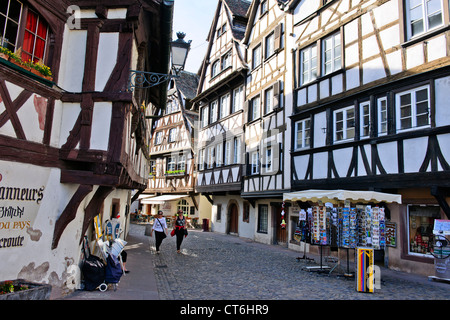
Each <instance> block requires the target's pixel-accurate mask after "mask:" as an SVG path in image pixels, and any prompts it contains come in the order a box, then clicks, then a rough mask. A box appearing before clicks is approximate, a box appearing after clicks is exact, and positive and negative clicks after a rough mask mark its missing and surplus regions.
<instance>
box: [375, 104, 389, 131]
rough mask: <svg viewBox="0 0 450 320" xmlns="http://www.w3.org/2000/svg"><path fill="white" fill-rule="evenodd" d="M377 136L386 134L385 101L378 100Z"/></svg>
mask: <svg viewBox="0 0 450 320" xmlns="http://www.w3.org/2000/svg"><path fill="white" fill-rule="evenodd" d="M377 112H378V135H379V136H382V135H385V134H387V99H386V97H383V98H380V99H378V111H377Z"/></svg>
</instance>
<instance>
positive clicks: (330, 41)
mask: <svg viewBox="0 0 450 320" xmlns="http://www.w3.org/2000/svg"><path fill="white" fill-rule="evenodd" d="M328 52H329V53H330V55H329V58H328V59H327V53H328ZM337 62H338V64H337ZM328 65H330V66H331V68H330V69H328V70H327V66H328ZM341 68H342V41H341V33H340V32H336V33H334V34H332V35H330V36H328V37H326V38H324V39H323V40H322V75H324V76H325V75H327V74H330V73H332V72H334V71H337V70H339V69H341Z"/></svg>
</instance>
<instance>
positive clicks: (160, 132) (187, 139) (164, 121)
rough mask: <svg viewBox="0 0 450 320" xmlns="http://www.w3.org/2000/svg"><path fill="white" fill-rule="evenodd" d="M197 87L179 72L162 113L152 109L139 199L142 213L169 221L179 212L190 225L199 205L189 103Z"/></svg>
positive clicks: (186, 74)
mask: <svg viewBox="0 0 450 320" xmlns="http://www.w3.org/2000/svg"><path fill="white" fill-rule="evenodd" d="M197 87H198V76H197V75H196V74H193V73H190V72H187V71H181V72H180V74H179V77H177V78H172V80H171V81H170V83H169V88H168V89H169V90H168V93H167V96H168V98H167V105H166V109H164V110H161V109H159V108H155V107H154V106H152V107H153V110H152V112H151V113H152V114H153V117H154V122H153V129H152V138H151V143H150V162H149V164H150V172H149V181H148V187H147V189H146V190H145V192H144V193H143V194H142V195H141V196H140V197H141V201H140V202H141V204H142V205H143V212H144V213H147V214H156V212H157V211H158V210H163V212H164V213H165V215H166V216H169V217H170V216H175V214H176V213H177V211H178V210H180V209H181V210H183V213H184V214H185V215H186V217H187V218H188V221H190V222H191V223H192V225H197V224H196V223H194V222H197V223H198V222H199V221H198V220H199V218H200V202H201V199H200V198H201V197H200V195H199V194H197V193H196V191H195V184H196V178H197V176H196V166H195V146H194V141H195V135H196V130H197V129H198V128H197V127H196V125H197V121H198V111H196V110H193V109H192V102H191V100H192V98H194V97H195V95H196V91H197ZM205 201H206V200H205ZM207 207H208V204H207V203H205V204H204V205H203V206H202V209H204V211H205V212H207V211H209V210H207ZM208 213H209V212H208ZM208 219H209V216H208Z"/></svg>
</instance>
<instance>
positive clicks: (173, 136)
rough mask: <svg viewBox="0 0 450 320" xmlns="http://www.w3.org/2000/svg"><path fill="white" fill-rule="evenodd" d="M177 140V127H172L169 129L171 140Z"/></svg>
mask: <svg viewBox="0 0 450 320" xmlns="http://www.w3.org/2000/svg"><path fill="white" fill-rule="evenodd" d="M176 140H177V129H176V128H172V129H170V130H169V142H175V141H176Z"/></svg>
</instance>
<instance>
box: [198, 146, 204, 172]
mask: <svg viewBox="0 0 450 320" xmlns="http://www.w3.org/2000/svg"><path fill="white" fill-rule="evenodd" d="M204 168H205V149H201V150H200V152H199V155H198V170H203V169H204Z"/></svg>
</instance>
